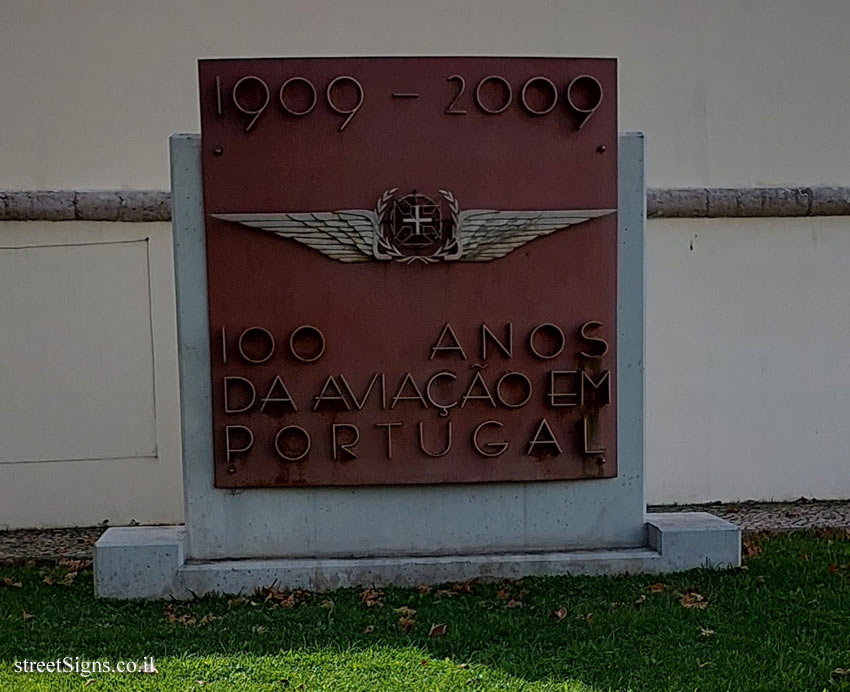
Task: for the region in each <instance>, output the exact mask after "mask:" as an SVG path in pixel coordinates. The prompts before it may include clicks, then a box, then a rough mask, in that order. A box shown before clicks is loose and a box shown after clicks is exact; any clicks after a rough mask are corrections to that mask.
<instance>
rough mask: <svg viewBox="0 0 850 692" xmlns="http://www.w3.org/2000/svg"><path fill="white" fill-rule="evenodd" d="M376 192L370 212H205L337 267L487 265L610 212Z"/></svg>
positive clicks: (445, 192) (441, 194)
mask: <svg viewBox="0 0 850 692" xmlns="http://www.w3.org/2000/svg"><path fill="white" fill-rule="evenodd" d="M396 191H397V188H392V189H390V190H387V191H386V192H384V194H383V195H381V197H380V198H379V199H378V202H377V204H376V205H375V208H374V209H343V210H340V211H313V212H281V213H269V214H213V215H212V216H213V217H214V218H217V219H222V220H224V221H232V222H234V223H239V224H242V225H243V226H248V227H251V228H259V229H261V230H264V231H268V232H270V233H274V234H276V235H279V236H281V237H283V238H289V239H291V240H295V241H298V242H299V243H302V244H304V245H306V246H307V247H310V248H312V249H314V250H318V251H319V252H321V253H322V254H323V255H326V256H327V257H330V258H332V259H335V260H338V261H340V262H371V261H375V260H385V261H386V260H395V261H398V262H403V263H408V264H409V263H413V262H424V263H428V264H430V263H434V262H440V261H462V262H489V261H491V260H494V259H498V258H500V257H504V256H505V255H507V254H508V253H509V252H511V251H513V250H516V249H517V248H518V247H520V246H522V245H525V244H526V243H528V242H530V241H532V240H534V239H535V238H540V237H542V236H545V235H549V234H550V233H553V232H554V231H557V230H560V229H562V228H567V227H569V226H574V225H576V224H579V223H583V222H585V221H589V220H591V219H595V218H599V217H601V216H607V215H608V214H613V213H614V212H615V211H616V210H615V209H566V210H541V211H521V210H517V211H509V210H504V209H467V210H463V211H462V210H461V209H460V205H459V204H458V201H457V198H456V197H455V196H454V194H452V193H451V192H450V191H448V190H440V191H439V196H433V197H429V196H427V195H423V194H420V193H417V192H416V191H413V192H412V193H410V194H407V195H401V196H399V195H396Z"/></svg>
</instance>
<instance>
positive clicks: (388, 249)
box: [375, 187, 460, 264]
mask: <svg viewBox="0 0 850 692" xmlns="http://www.w3.org/2000/svg"><path fill="white" fill-rule="evenodd" d="M397 190H398V188H397V187H394V188H392V189H390V190H387V191H386V192H384V194H382V195H381V196H380V198H379V199H378V202H377V204H376V205H375V216H376V217H377V220H378V231H379V232H378V238H377V245H378V248H380V250H381V252H383V253H385V254H386V255H389V256H390V257H391V258H392V259H394V260H396V261H397V262H401V263H402V264H412V263H413V262H424V263H426V264H433V263H435V262H439V261H440V260H445V259H447V258H448V257H450V256H451V255H453V254H457V250H458V240H457V229H458V222H459V219H460V205H459V204H458V201H457V198H456V197H455V196H454V194H452V193H451V192H450V191H449V190H440V191H439V193H440V195H441V196H442V197H443V199H445V200H446V203H447V204H448V206H449V211H450V212H451V215H452V230H451V233H450V234H449V237H448V238H446V240H445V241H444V242H443V244H442V245H440V247H439V248H437V249H436V250H435V251H434V253H433V254H431V255H428V256H425V255H405V254H404V253H402V252H401V251H400V250H399V249H398V248H397V247H395V246H394V245H392V244H391V243H389V242H387V240H386V239H385V238H384V237H383V236H382V235H381V233H380V229H381V225H382V223H383V220H384V213H385V212H386V210H387V206H388V205H389V203H390V201H391V200H392V199H393V195H394V194H395V192H396V191H397Z"/></svg>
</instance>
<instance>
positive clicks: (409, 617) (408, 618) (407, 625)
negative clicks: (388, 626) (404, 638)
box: [395, 606, 416, 632]
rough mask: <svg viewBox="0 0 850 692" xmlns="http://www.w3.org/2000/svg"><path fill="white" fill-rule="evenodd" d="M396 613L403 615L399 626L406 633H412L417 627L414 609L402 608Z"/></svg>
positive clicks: (399, 620)
mask: <svg viewBox="0 0 850 692" xmlns="http://www.w3.org/2000/svg"><path fill="white" fill-rule="evenodd" d="M395 612H397V613H399V614H400V615H401V617H400V618H399V619H398V624H399V626H400V627H401V628H402V629H403V630H404V631H405V632H410V630H412V629H413V628H414V626H415V625H416V611H415V610H414V609H413V608H408V607H407V606H402V607H401V608H396V611H395Z"/></svg>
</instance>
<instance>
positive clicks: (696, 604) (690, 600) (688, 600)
mask: <svg viewBox="0 0 850 692" xmlns="http://www.w3.org/2000/svg"><path fill="white" fill-rule="evenodd" d="M679 603H681V604H682V605H683V606H684V607H685V608H696V609H698V610H705V609H706V608H707V607H708V601H706V600H705V596H703V595H702V594H699V593H697V592H696V591H688V592H687V593H685V594H683V595H682V597H681V598H680V599H679Z"/></svg>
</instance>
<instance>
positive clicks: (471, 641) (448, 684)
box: [0, 532, 850, 692]
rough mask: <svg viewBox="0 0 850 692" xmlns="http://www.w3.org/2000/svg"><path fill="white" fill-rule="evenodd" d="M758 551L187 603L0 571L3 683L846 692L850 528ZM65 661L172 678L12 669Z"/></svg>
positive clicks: (56, 575)
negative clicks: (606, 572) (721, 568)
mask: <svg viewBox="0 0 850 692" xmlns="http://www.w3.org/2000/svg"><path fill="white" fill-rule="evenodd" d="M750 552H751V553H752V554H751V555H750V556H749V557H748V558H747V559H746V561H745V567H744V568H743V569H740V570H733V571H728V572H710V571H704V570H695V571H691V572H684V573H679V574H675V575H665V576H663V577H653V576H635V577H621V578H608V577H596V578H589V577H559V578H536V579H525V580H523V581H521V582H510V583H503V584H459V585H447V586H446V587H445V588H444V589H440V588H433V589H431V590H428V589H425V588H423V589H395V588H392V589H389V588H388V589H383V590H381V591H375V592H369V591H367V592H366V593H365V594H364V593H363V592H362V590H361V589H348V590H344V591H338V592H335V593H332V594H306V593H299V592H296V593H294V594H290V593H282V592H275V591H272V592H267V593H266V594H264V595H255V596H254V597H252V598H247V599H233V598H227V597H207V598H202V599H199V600H196V601H194V602H191V603H166V602H153V603H121V602H109V601H99V600H97V599H95V598H94V596H93V595H92V574H91V571H90V569H85V570H83V571H80V572H79V574H78V575H77V576H76V577H67V576H66V575H67V574H68V572H69V567H68V566H67V565H66V566H57V565H41V564H40V565H32V564H30V566H26V565H12V566H6V567H0V689H2V690H4V691H5V690H10V691H15V692H17V691H18V690H80V689H84V690H86V691H87V692H95V691H97V690H126V691H128V692H129V691H133V692H135V691H138V690H167V691H173V690H199V691H200V690H203V691H204V692H211V691H216V692H219V691H221V692H223V691H225V690H227V691H228V692H229V691H231V690H235V691H240V690H276V691H277V690H292V691H293V692H296V691H297V692H300V691H301V690H304V691H311V690H328V691H331V690H332V691H334V692H336V691H337V690H362V691H363V692H376V691H383V690H404V691H405V692H408V691H418V690H435V691H446V690H529V691H530V690H535V691H536V690H540V691H543V690H547V691H548V690H562V691H564V690H566V691H569V692H576V691H591V690H592V691H601V690H635V691H640V692H660V691H662V690H677V691H678V690H682V691H685V690H687V691H688V692H693V691H694V690H700V691H709V690H733V691H736V692H737V691H740V690H746V691H749V690H770V691H776V692H801V691H808V690H812V691H820V690H850V539H848V536H847V533H846V532H840V533H839V532H835V533H833V534H824V533H823V532H822V533H821V534H820V535H818V536H814V535H811V534H796V535H793V536H786V537H775V538H769V539H763V540H760V541H758V542H757V543H756V544H755V546H754V548H753V549H751V551H750ZM73 567H74V566H73V565H71V567H70V569H73ZM63 579H64V581H65V582H67V583H63ZM50 582H52V583H50ZM19 584H20V586H19ZM412 611H415V613H414V612H412ZM435 625H437V626H438V627H436V628H435V629H434V632H433V633H432V632H431V630H432V627H433V626H435ZM440 625H445V628H442V627H439V626H440ZM443 630H444V633H443ZM429 635H430V636H429ZM440 635H442V636H440ZM65 656H70V657H76V656H79V657H81V659H100V660H104V661H111V662H113V663H114V662H117V661H119V660H139V661H140V660H142V659H143V658H144V657H146V656H153V657H154V660H155V664H156V668H157V669H158V672H157V673H156V674H123V675H119V674H96V675H94V676H92V677H90V678H83V677H80V676H78V675H75V674H57V673H42V674H37V673H31V674H22V673H16V672H14V662H15V661H16V660H17V661H20V660H22V659H24V658H26V659H29V660H44V661H47V660H55V659H57V658H61V657H65Z"/></svg>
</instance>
